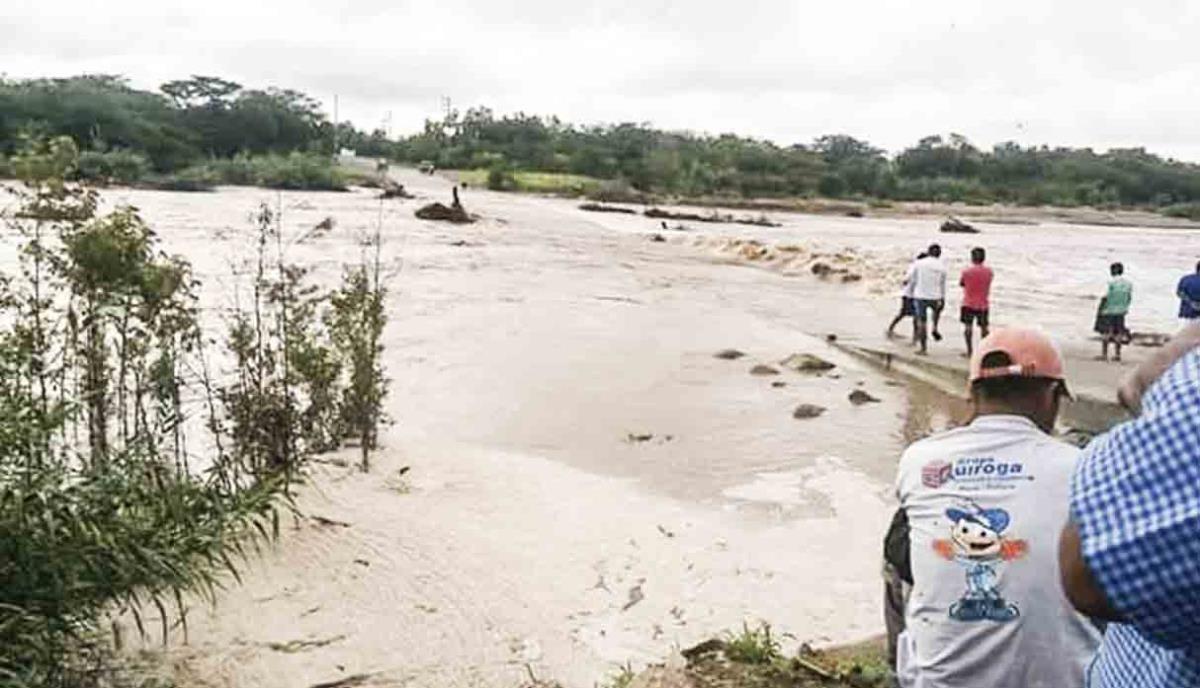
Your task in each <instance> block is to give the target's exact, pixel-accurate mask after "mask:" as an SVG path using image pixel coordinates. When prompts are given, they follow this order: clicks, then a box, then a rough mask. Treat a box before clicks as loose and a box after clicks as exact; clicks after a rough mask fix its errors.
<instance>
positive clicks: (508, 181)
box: [487, 160, 517, 191]
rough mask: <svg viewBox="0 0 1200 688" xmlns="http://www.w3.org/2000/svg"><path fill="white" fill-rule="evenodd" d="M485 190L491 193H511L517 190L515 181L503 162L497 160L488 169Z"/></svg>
mask: <svg viewBox="0 0 1200 688" xmlns="http://www.w3.org/2000/svg"><path fill="white" fill-rule="evenodd" d="M487 188H489V189H491V190H492V191H512V190H514V189H516V188H517V179H516V177H514V176H513V173H512V170H510V169H508V166H507V165H505V164H504V161H502V160H498V161H496V162H494V163H492V166H491V167H490V168H488V175H487Z"/></svg>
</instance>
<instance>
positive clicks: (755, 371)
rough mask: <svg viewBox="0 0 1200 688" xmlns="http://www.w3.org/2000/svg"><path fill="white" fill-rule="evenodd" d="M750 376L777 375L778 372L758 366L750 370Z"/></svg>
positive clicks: (764, 366)
mask: <svg viewBox="0 0 1200 688" xmlns="http://www.w3.org/2000/svg"><path fill="white" fill-rule="evenodd" d="M750 374H751V375H778V374H779V371H778V370H777V369H775V368H772V367H771V366H769V365H763V364H761V363H760V364H758V365H756V366H754V367H753V368H751V369H750Z"/></svg>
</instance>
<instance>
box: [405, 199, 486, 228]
mask: <svg viewBox="0 0 1200 688" xmlns="http://www.w3.org/2000/svg"><path fill="white" fill-rule="evenodd" d="M416 215H417V217H419V218H421V219H422V220H440V221H442V222H453V223H455V224H468V223H471V222H474V221H475V218H474V217H471V215H470V214H469V213H467V211H465V210H463V209H462V206H458V207H454V208H448V207H446V206H444V205H442V204H441V203H430V204H429V205H427V206H424V207H422V208H420V209H418V210H417V212H416Z"/></svg>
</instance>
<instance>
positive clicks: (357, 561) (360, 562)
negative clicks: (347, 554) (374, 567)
mask: <svg viewBox="0 0 1200 688" xmlns="http://www.w3.org/2000/svg"><path fill="white" fill-rule="evenodd" d="M354 563H355V564H358V565H359V566H365V567H367V568H370V567H371V562H369V561H367V560H366V559H355V560H354Z"/></svg>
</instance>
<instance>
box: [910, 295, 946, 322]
mask: <svg viewBox="0 0 1200 688" xmlns="http://www.w3.org/2000/svg"><path fill="white" fill-rule="evenodd" d="M945 305H946V302H945V301H940V300H939V301H932V300H930V299H913V308H914V313H913V317H914V318H916V319H917V320H928V319H929V311H933V312H934V313H941V312H942V307H944V306H945Z"/></svg>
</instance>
